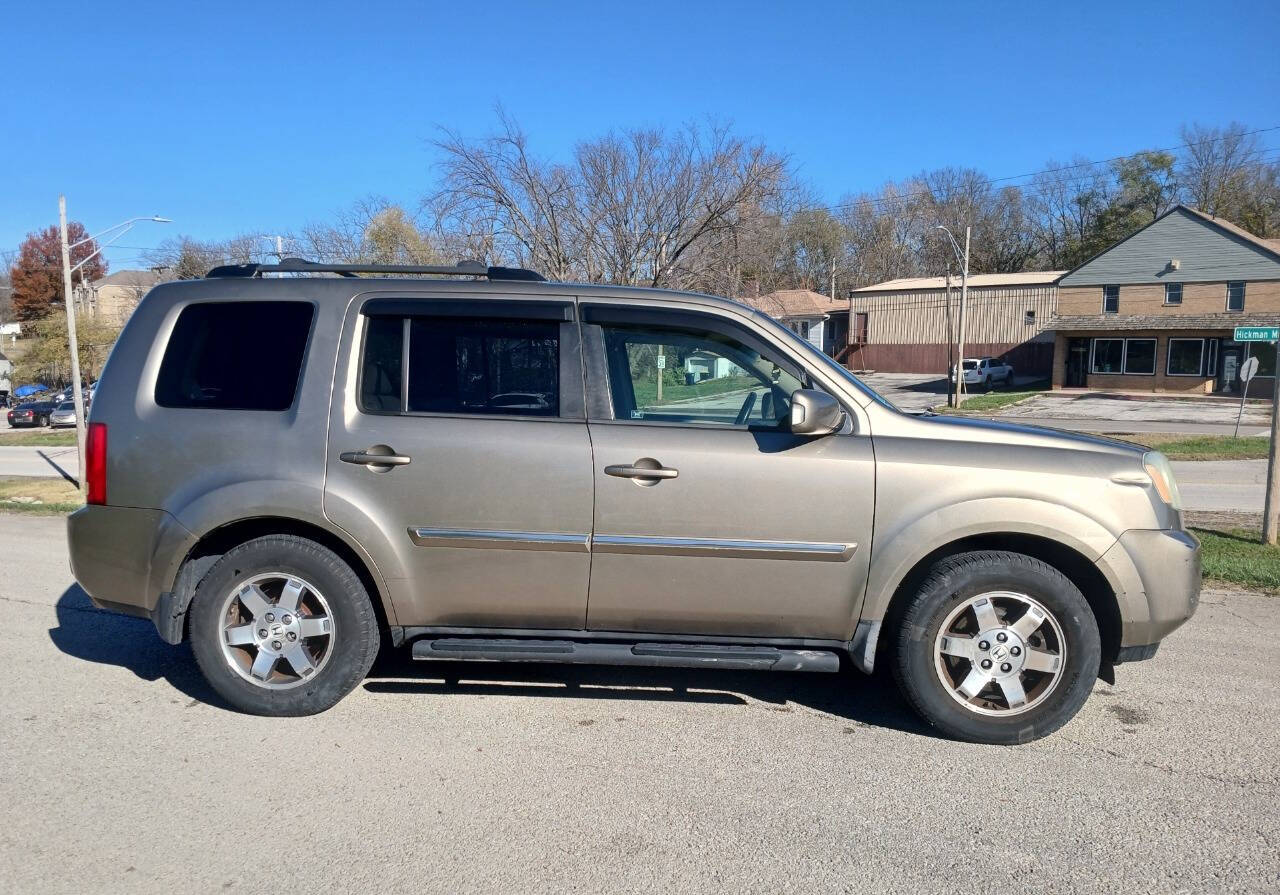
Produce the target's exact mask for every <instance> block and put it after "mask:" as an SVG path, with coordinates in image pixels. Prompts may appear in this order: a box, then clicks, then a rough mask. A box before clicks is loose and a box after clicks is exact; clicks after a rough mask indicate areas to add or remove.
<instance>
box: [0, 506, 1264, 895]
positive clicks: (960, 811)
mask: <svg viewBox="0 0 1280 895" xmlns="http://www.w3.org/2000/svg"><path fill="white" fill-rule="evenodd" d="M62 526H63V523H62V520H61V519H56V518H36V517H23V516H10V515H0V543H2V544H3V545H4V547H5V549H4V551H3V554H2V555H0V630H3V639H2V640H0V643H2V644H3V647H2V650H3V651H2V653H0V655H3V656H4V658H5V659H6V672H5V674H4V675H3V676H0V704H2V705H3V706H4V711H3V713H0V891H4V892H15V893H19V892H20V893H28V892H75V893H83V892H119V891H130V892H164V893H172V892H175V891H184V892H185V891H218V892H222V891H229V892H271V891H279V890H280V889H288V890H291V891H332V890H335V889H341V890H344V891H351V892H386V891H397V890H412V891H418V892H450V893H453V892H495V891H521V892H566V891H569V892H584V893H594V892H625V891H642V890H643V891H653V890H664V891H672V892H695V891H697V892H706V891H717V892H812V891H824V892H825V891H838V892H885V891H900V892H954V891H970V890H973V891H997V890H1005V891H1020V892H1021V891H1057V892H1062V891H1080V892H1089V893H1094V892H1125V893H1130V892H1144V893H1145V892H1186V891H1194V892H1199V891H1224V892H1225V891H1233V892H1234V891H1239V892H1264V891H1275V890H1276V888H1277V886H1278V885H1280V852H1278V851H1277V847H1276V844H1277V842H1280V808H1278V807H1277V806H1278V805H1280V754H1278V753H1277V750H1276V731H1277V730H1280V601H1277V600H1276V599H1274V598H1269V597H1264V596H1258V595H1250V594H1244V593H1237V592H1225V591H1212V592H1209V593H1207V594H1206V595H1205V602H1204V605H1203V607H1202V608H1201V610H1200V612H1199V614H1198V615H1197V616H1196V618H1195V619H1194V620H1193V621H1192V622H1191V624H1190V626H1189V627H1188V628H1185V629H1183V630H1182V631H1180V632H1178V633H1177V634H1175V635H1174V636H1173V637H1172V638H1170V640H1169V641H1168V642H1167V643H1166V644H1165V645H1164V647H1163V648H1162V649H1161V651H1160V654H1159V656H1158V657H1157V658H1156V659H1155V660H1154V661H1152V662H1147V663H1141V664H1138V665H1134V666H1127V667H1124V668H1121V669H1120V674H1119V680H1118V682H1117V684H1116V685H1115V686H1114V687H1112V686H1108V685H1106V684H1103V683H1099V684H1098V686H1097V688H1096V690H1095V693H1094V696H1093V698H1092V699H1091V700H1090V702H1089V703H1088V704H1087V705H1086V707H1085V709H1084V710H1083V713H1082V714H1081V716H1080V717H1079V718H1077V719H1076V721H1075V722H1074V723H1073V724H1072V725H1070V726H1069V727H1068V728H1067V729H1065V730H1064V731H1062V732H1060V733H1059V734H1057V735H1055V736H1053V737H1051V738H1050V739H1048V740H1044V741H1041V742H1038V743H1034V744H1031V745H1027V746H1022V747H1016V748H999V747H985V746H970V745H962V744H958V743H953V742H949V741H945V740H940V739H937V738H935V737H933V736H931V735H930V733H929V731H927V730H925V729H922V728H921V726H920V725H919V724H918V722H916V721H915V719H914V717H913V716H912V715H911V714H910V713H909V712H908V711H907V710H906V709H905V708H904V706H903V704H902V703H901V701H900V700H899V698H898V697H897V695H896V694H895V693H894V691H893V690H892V688H890V687H888V686H886V685H885V684H884V683H883V682H881V681H878V680H868V679H865V678H862V677H859V676H857V675H855V674H847V675H845V674H842V675H800V674H776V675H770V674H764V673H758V674H752V673H745V672H744V673H733V672H686V671H656V670H655V671H643V670H637V669H610V668H581V667H580V668H554V667H541V668H539V667H530V666H505V667H504V666H492V665H479V666H475V665H472V666H463V665H449V666H444V667H439V666H431V667H429V668H422V667H418V666H413V665H411V664H410V663H406V662H404V661H397V660H391V661H384V662H383V663H382V664H381V665H380V666H379V667H378V668H377V669H376V671H375V675H374V676H373V677H372V678H371V679H369V680H368V681H367V682H366V683H365V684H364V685H363V686H362V687H360V688H358V689H357V690H356V692H355V693H353V694H352V695H351V696H350V697H349V698H348V699H347V700H346V701H344V702H343V703H341V704H340V705H339V706H338V707H337V708H335V709H334V710H332V711H330V712H328V713H326V714H324V715H321V716H318V717H313V718H300V719H291V720H271V719H264V718H253V717H248V716H244V715H239V714H236V713H234V712H231V711H228V710H226V709H224V708H222V707H221V706H219V705H218V704H217V703H216V701H215V700H214V697H213V696H212V694H211V692H210V691H209V690H208V688H207V687H205V685H204V684H203V682H202V681H201V679H200V677H199V675H198V673H197V672H196V670H195V668H194V665H193V663H192V659H191V655H190V652H189V650H188V649H187V648H186V647H170V646H166V645H165V644H163V643H161V642H160V641H159V640H158V639H157V638H156V637H155V634H154V632H153V631H152V630H151V628H150V626H149V624H148V623H147V622H145V621H141V620H136V619H130V618H125V617H122V616H118V615H113V614H110V613H105V612H100V611H98V610H95V609H93V608H92V607H91V606H90V604H89V603H88V601H87V600H86V598H85V597H84V595H83V593H82V592H81V591H80V590H79V589H78V588H77V587H75V586H74V585H73V584H72V581H71V577H70V575H69V573H68V572H67V565H66V550H65V546H64V541H63V536H62Z"/></svg>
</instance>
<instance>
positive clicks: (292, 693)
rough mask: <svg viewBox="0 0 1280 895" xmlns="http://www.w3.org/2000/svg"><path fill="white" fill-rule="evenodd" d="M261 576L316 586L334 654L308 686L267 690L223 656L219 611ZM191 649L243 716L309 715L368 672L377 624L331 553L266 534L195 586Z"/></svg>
mask: <svg viewBox="0 0 1280 895" xmlns="http://www.w3.org/2000/svg"><path fill="white" fill-rule="evenodd" d="M266 572H280V573H284V574H290V575H296V576H298V577H300V578H302V579H304V580H306V581H307V582H309V583H310V584H311V585H313V586H314V587H316V588H317V589H319V591H320V593H322V594H323V595H324V598H325V602H327V603H328V605H329V611H330V613H331V616H332V618H333V635H332V636H333V644H332V646H331V649H332V653H331V654H330V655H329V657H328V660H327V661H326V662H325V664H324V667H323V668H321V669H320V670H319V671H317V672H316V673H315V674H314V675H313V676H312V677H311V678H309V679H308V680H307V681H306V682H305V683H303V684H301V685H300V686H297V687H292V688H290V689H286V690H268V689H265V688H263V687H259V686H257V685H255V684H252V683H250V682H249V681H247V680H245V679H244V678H243V677H241V676H240V675H239V674H238V673H236V671H235V670H234V669H232V668H231V667H230V666H229V665H228V663H227V659H226V656H225V655H224V654H223V651H222V636H223V634H222V629H223V621H222V607H223V605H224V603H225V601H226V598H227V595H228V594H230V593H231V592H232V591H233V590H234V589H236V588H238V587H239V586H240V585H241V584H242V583H243V582H244V581H246V580H248V579H249V578H252V577H253V576H255V575H259V574H263V573H266ZM189 623H190V634H191V649H192V652H193V653H194V654H195V657H196V662H197V663H198V664H199V666H200V670H201V671H202V672H203V673H204V676H205V679H206V680H208V682H209V684H210V686H212V687H213V689H214V690H216V691H217V692H218V695H220V696H221V697H222V698H223V699H225V700H227V702H229V703H231V705H232V706H234V707H235V708H237V709H240V710H241V711H245V712H249V713H252V714H258V715H310V714H315V713H316V712H321V711H324V710H325V709H327V708H329V707H331V706H333V705H334V704H335V703H337V702H338V701H339V700H341V699H342V697H344V696H345V695H346V694H347V693H349V692H350V691H351V690H352V689H353V688H354V687H355V686H356V685H357V684H358V683H359V682H360V681H361V680H362V679H363V678H364V676H365V675H366V674H367V673H368V671H369V668H370V666H371V665H372V664H373V660H374V658H375V657H376V654H377V649H378V640H379V637H378V626H377V620H376V617H375V616H374V614H373V607H372V605H371V604H370V603H369V597H368V594H367V592H366V591H365V588H364V585H363V584H362V583H361V581H360V579H359V577H358V576H356V574H355V573H354V572H353V571H352V570H351V568H350V566H348V565H347V564H346V563H345V562H343V561H342V560H341V559H340V558H339V557H338V556H337V555H336V554H335V553H333V552H332V551H330V550H328V549H327V548H325V547H323V546H321V545H319V544H316V543H314V542H312V541H307V540H305V539H302V538H295V537H288V536H279V537H264V538H258V539H256V540H253V541H249V542H247V543H245V544H242V545H240V546H239V547H236V548H235V549H233V550H231V551H229V552H228V553H227V554H226V555H225V556H223V557H222V558H221V559H220V560H218V562H216V563H215V564H214V565H213V567H212V568H211V569H210V570H209V572H208V574H207V575H205V577H204V578H203V579H202V580H201V582H200V584H199V585H198V586H197V588H196V593H195V596H194V598H193V599H192V603H191V608H190V612H189Z"/></svg>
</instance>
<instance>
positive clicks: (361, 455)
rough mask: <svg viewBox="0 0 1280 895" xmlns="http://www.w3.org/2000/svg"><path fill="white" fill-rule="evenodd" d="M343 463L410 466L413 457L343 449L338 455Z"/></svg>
mask: <svg viewBox="0 0 1280 895" xmlns="http://www.w3.org/2000/svg"><path fill="white" fill-rule="evenodd" d="M338 459H339V460H341V461H342V462H343V463H356V464H359V465H361V466H408V465H409V464H410V463H412V462H413V458H412V457H405V456H403V455H401V454H374V453H370V452H369V451H343V452H342V453H341V454H339V455H338Z"/></svg>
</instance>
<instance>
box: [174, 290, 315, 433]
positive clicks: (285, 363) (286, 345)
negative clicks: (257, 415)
mask: <svg viewBox="0 0 1280 895" xmlns="http://www.w3.org/2000/svg"><path fill="white" fill-rule="evenodd" d="M313 313H314V309H313V308H312V306H311V304H309V303H308V302H298V301H252V302H250V301H245V302H210V303H205V304H195V305H188V306H187V307H186V308H184V309H183V311H182V313H181V314H180V315H178V322H177V325H175V326H174V328H173V335H172V336H170V337H169V344H168V346H167V347H166V348H165V352H164V360H162V361H161V363H160V376H159V378H158V379H157V381H156V403H157V404H159V405H160V406H162V407H204V408H218V409H227V410H287V409H288V408H289V407H290V405H292V404H293V397H294V394H295V392H297V389H298V374H299V373H300V372H301V370H302V356H303V353H304V352H305V351H306V347H307V336H308V334H309V333H310V331H311V318H312V314H313Z"/></svg>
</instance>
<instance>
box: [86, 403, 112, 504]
mask: <svg viewBox="0 0 1280 895" xmlns="http://www.w3.org/2000/svg"><path fill="white" fill-rule="evenodd" d="M84 480H85V484H86V486H87V491H88V494H87V496H86V498H85V500H86V502H87V503H94V504H105V503H106V502H107V424H106V423H90V424H89V438H88V444H87V445H86V446H85V457H84Z"/></svg>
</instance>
